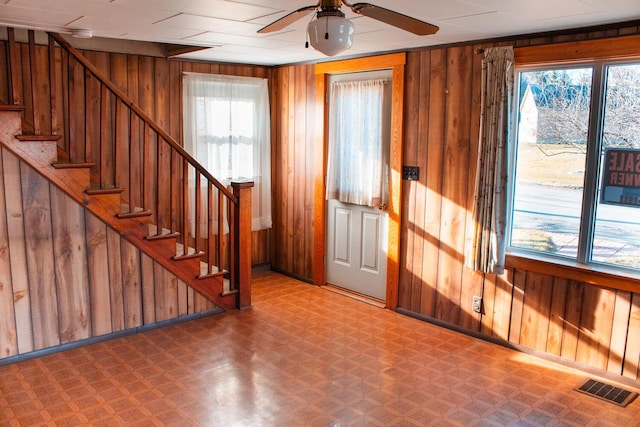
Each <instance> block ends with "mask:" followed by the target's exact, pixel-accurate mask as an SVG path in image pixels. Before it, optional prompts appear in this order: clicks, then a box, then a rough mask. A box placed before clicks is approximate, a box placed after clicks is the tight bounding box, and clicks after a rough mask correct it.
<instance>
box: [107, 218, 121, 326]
mask: <svg viewBox="0 0 640 427" xmlns="http://www.w3.org/2000/svg"><path fill="white" fill-rule="evenodd" d="M121 249H122V246H121V243H120V235H119V234H118V233H117V232H116V231H115V230H113V229H112V228H107V252H108V253H109V258H108V263H107V264H108V265H107V268H108V270H109V296H110V301H111V330H112V331H113V332H117V331H121V330H123V329H125V310H124V282H123V272H122V258H123V254H122V250H121Z"/></svg>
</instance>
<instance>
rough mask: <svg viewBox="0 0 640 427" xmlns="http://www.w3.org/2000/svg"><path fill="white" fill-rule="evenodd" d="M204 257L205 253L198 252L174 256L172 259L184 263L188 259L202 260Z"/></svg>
mask: <svg viewBox="0 0 640 427" xmlns="http://www.w3.org/2000/svg"><path fill="white" fill-rule="evenodd" d="M203 255H204V252H202V251H198V252H191V253H187V254H182V255H174V256H172V257H171V259H172V260H174V261H182V260H187V259H193V258H200V257H202V256H203Z"/></svg>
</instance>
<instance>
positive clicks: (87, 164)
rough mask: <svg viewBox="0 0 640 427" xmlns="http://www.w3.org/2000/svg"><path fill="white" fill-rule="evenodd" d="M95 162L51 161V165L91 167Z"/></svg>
mask: <svg viewBox="0 0 640 427" xmlns="http://www.w3.org/2000/svg"><path fill="white" fill-rule="evenodd" d="M95 165H96V164H95V163H92V162H76V163H71V162H53V163H51V166H53V167H54V168H56V169H82V168H91V167H93V166H95Z"/></svg>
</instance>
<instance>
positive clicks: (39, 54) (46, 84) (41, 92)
mask: <svg viewBox="0 0 640 427" xmlns="http://www.w3.org/2000/svg"><path fill="white" fill-rule="evenodd" d="M35 60H36V63H35V67H34V71H35V74H36V76H37V84H36V87H35V91H36V99H37V100H38V102H37V103H36V105H35V106H34V116H35V119H36V123H37V124H38V129H37V130H38V133H40V134H42V135H51V134H52V130H51V96H50V95H51V87H50V86H51V84H52V82H51V79H50V78H49V50H48V47H47V46H36V51H35Z"/></svg>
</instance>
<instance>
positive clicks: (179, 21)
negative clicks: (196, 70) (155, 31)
mask: <svg viewBox="0 0 640 427" xmlns="http://www.w3.org/2000/svg"><path fill="white" fill-rule="evenodd" d="M155 25H158V26H163V27H175V28H189V29H192V30H200V31H216V32H220V33H225V34H236V35H249V34H256V32H257V31H258V30H259V29H260V26H259V25H257V24H252V23H247V22H239V21H230V20H224V19H220V18H210V17H208V16H199V15H191V14H187V13H181V14H178V15H174V16H172V17H169V18H167V19H163V20H161V21H158V22H156V23H155Z"/></svg>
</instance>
